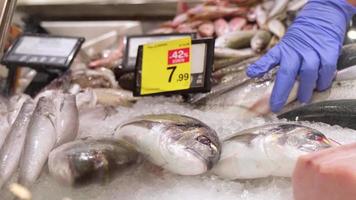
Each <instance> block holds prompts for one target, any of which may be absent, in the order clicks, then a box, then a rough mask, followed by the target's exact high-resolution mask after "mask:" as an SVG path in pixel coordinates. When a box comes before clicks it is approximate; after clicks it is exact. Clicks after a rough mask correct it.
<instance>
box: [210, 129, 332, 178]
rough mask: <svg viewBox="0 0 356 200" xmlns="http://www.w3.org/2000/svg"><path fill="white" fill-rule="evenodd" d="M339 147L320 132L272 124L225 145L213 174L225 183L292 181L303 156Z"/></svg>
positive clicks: (240, 134) (236, 135) (228, 141)
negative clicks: (225, 181) (294, 171)
mask: <svg viewBox="0 0 356 200" xmlns="http://www.w3.org/2000/svg"><path fill="white" fill-rule="evenodd" d="M333 146H338V144H337V143H336V142H333V141H332V140H330V139H328V138H326V136H325V135H323V134H322V133H320V132H319V131H317V130H314V129H312V128H309V127H305V126H301V125H297V124H288V123H283V124H269V125H265V126H261V127H255V128H252V129H248V130H244V131H241V132H239V133H236V134H234V135H233V136H232V137H230V138H228V139H226V140H224V141H223V149H222V154H221V158H220V161H219V162H218V164H217V165H216V166H215V167H214V168H213V169H212V173H213V174H215V175H217V176H219V177H221V178H225V179H229V180H235V179H255V178H265V177H268V176H280V177H291V176H292V173H293V170H294V167H295V164H296V162H297V160H298V158H299V156H301V155H305V154H308V153H312V152H315V151H319V150H323V149H327V148H330V147H333Z"/></svg>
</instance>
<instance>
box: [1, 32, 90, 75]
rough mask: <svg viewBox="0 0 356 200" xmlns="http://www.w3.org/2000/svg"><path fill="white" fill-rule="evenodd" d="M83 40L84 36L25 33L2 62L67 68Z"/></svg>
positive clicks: (34, 67)
mask: <svg viewBox="0 0 356 200" xmlns="http://www.w3.org/2000/svg"><path fill="white" fill-rule="evenodd" d="M83 42H84V38H74V37H62V36H49V35H23V36H21V37H19V38H18V39H17V40H16V41H15V43H14V44H13V45H12V46H11V47H10V49H9V50H8V51H7V52H6V54H5V55H4V57H3V58H2V61H1V63H2V64H3V65H6V66H27V67H31V68H33V69H35V70H45V71H46V70H50V68H56V69H60V70H67V69H68V68H69V67H70V65H71V64H72V62H73V60H74V58H75V55H76V54H77V53H78V51H79V50H80V47H81V45H82V44H83Z"/></svg>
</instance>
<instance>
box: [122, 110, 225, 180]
mask: <svg viewBox="0 0 356 200" xmlns="http://www.w3.org/2000/svg"><path fill="white" fill-rule="evenodd" d="M115 136H116V137H118V138H119V139H120V140H123V141H125V142H128V143H130V144H131V145H133V146H134V147H135V148H136V150H137V151H138V152H140V153H142V154H143V155H145V156H146V157H147V158H148V160H149V161H151V162H152V163H153V164H155V165H158V166H160V167H162V168H164V169H166V170H168V171H170V172H172V173H176V174H180V175H198V174H202V173H205V172H206V171H208V170H209V169H211V168H212V167H213V166H214V165H215V164H216V162H217V161H218V160H219V156H220V142H219V139H218V137H217V135H216V133H215V131H214V130H212V129H211V128H209V127H208V126H207V125H205V124H204V123H203V122H201V121H199V120H197V119H194V118H191V117H187V116H182V115H174V114H163V115H146V116H141V117H137V118H134V119H132V120H130V121H128V122H126V123H124V124H123V125H121V127H120V128H119V129H118V131H117V132H116V135H115Z"/></svg>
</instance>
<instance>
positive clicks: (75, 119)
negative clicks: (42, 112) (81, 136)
mask: <svg viewBox="0 0 356 200" xmlns="http://www.w3.org/2000/svg"><path fill="white" fill-rule="evenodd" d="M55 101H56V104H57V105H56V108H57V112H56V124H55V125H56V126H55V128H56V133H57V135H56V138H57V140H56V144H55V146H59V145H62V144H64V143H67V142H70V141H73V140H74V139H75V138H76V137H77V134H78V127H79V116H78V108H77V103H76V97H75V96H74V95H71V94H61V95H58V96H57V98H56V99H55Z"/></svg>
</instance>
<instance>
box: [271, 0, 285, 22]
mask: <svg viewBox="0 0 356 200" xmlns="http://www.w3.org/2000/svg"><path fill="white" fill-rule="evenodd" d="M288 3H289V0H275V1H274V5H273V8H272V10H271V11H270V12H269V14H268V19H272V18H274V17H276V16H277V15H280V14H281V13H282V12H283V11H285V9H286V8H287V6H288Z"/></svg>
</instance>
